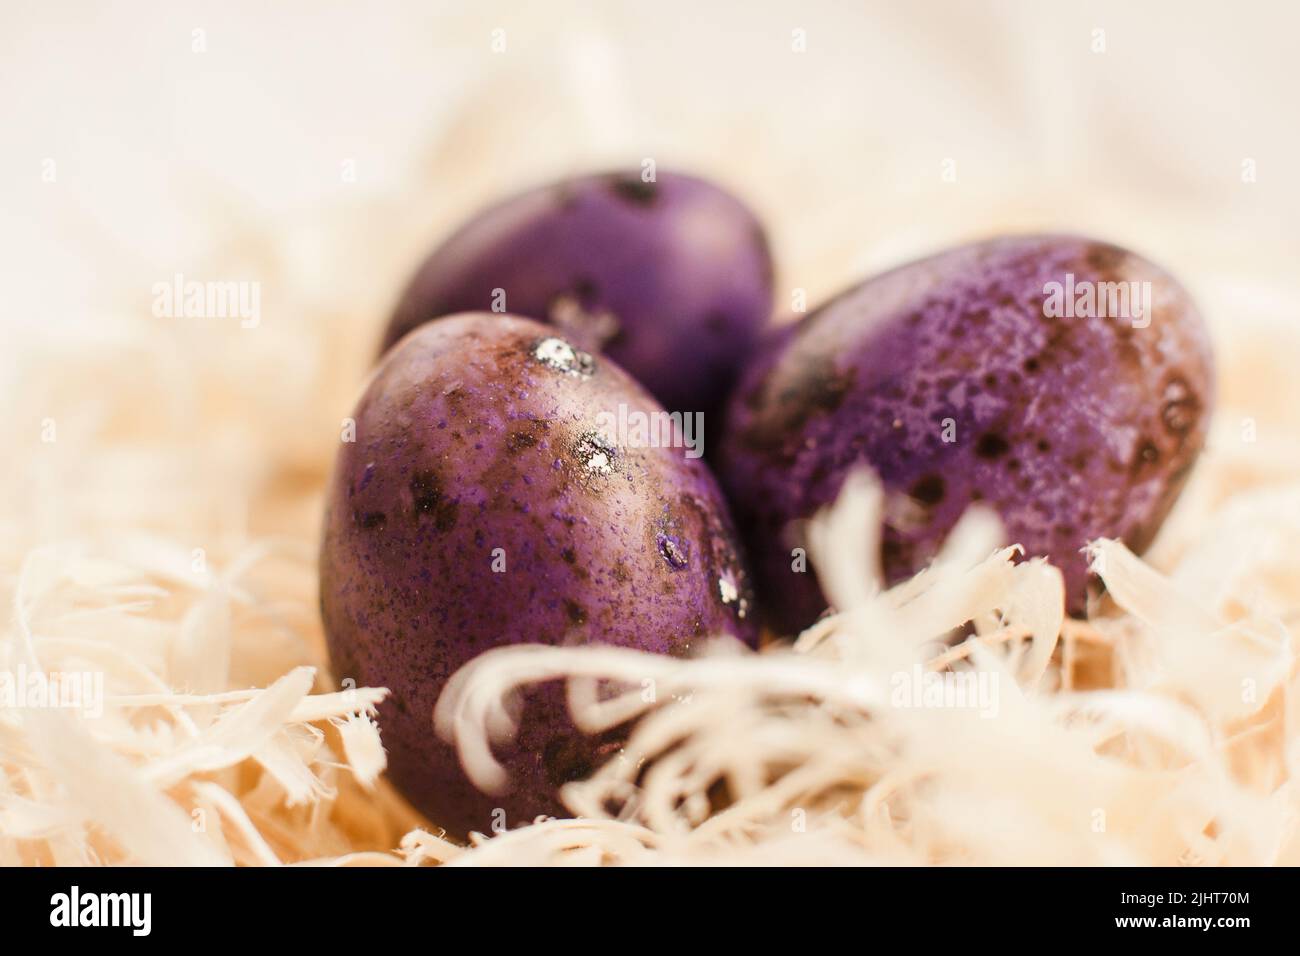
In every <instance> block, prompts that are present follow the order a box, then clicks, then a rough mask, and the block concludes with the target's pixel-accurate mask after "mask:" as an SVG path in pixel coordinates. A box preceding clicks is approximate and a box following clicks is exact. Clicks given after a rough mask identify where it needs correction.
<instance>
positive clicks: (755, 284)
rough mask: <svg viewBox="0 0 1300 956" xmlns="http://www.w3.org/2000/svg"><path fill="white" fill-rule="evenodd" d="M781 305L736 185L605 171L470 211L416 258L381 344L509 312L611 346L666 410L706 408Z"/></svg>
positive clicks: (579, 340)
mask: <svg viewBox="0 0 1300 956" xmlns="http://www.w3.org/2000/svg"><path fill="white" fill-rule="evenodd" d="M771 304H772V264H771V259H770V256H769V254H768V247H767V240H766V238H765V237H764V232H763V228H762V226H761V225H760V224H759V222H758V221H757V220H756V219H755V218H754V215H753V214H752V213H751V212H750V211H749V210H748V209H747V208H746V207H745V206H744V205H743V204H742V203H741V202H740V201H739V200H737V199H736V198H735V197H734V196H732V195H730V194H729V193H727V192H724V191H723V190H722V189H719V188H718V187H717V186H715V185H713V184H711V183H708V182H705V181H704V180H702V179H696V178H694V177H691V176H682V175H676V174H671V173H663V172H661V173H659V174H658V176H657V181H656V182H643V181H642V178H641V176H640V175H639V173H638V174H630V173H629V174H621V173H614V174H603V175H596V176H585V177H581V178H576V179H568V180H564V181H562V182H559V183H555V184H553V185H549V186H545V187H542V188H540V189H534V190H532V191H530V192H526V193H524V194H523V195H520V196H516V197H514V198H512V199H508V200H506V201H505V202H502V203H501V204H499V205H497V206H494V207H492V208H490V209H488V210H487V211H485V212H483V213H480V214H479V215H478V216H476V217H475V218H473V219H472V220H470V221H469V223H467V224H466V225H465V226H463V227H462V228H461V229H460V230H459V231H457V232H456V233H454V234H453V235H452V236H451V238H449V239H447V240H446V241H445V242H444V243H443V244H442V245H441V246H439V247H438V248H437V249H436V250H435V251H434V252H433V254H432V255H430V256H429V258H428V259H427V260H425V262H424V264H423V265H421V266H420V268H419V270H418V271H417V272H416V274H415V277H414V278H413V279H412V280H411V283H410V285H409V286H408V287H407V289H406V291H405V293H404V294H403V295H402V298H401V301H400V303H399V304H398V306H397V310H396V312H395V314H394V315H393V318H392V320H391V321H390V323H389V326H388V330H387V333H386V334H385V336H384V343H383V347H384V348H385V349H387V348H389V347H390V346H392V344H393V343H394V342H396V341H397V340H398V339H400V338H401V337H402V336H403V335H405V334H406V333H407V332H409V331H410V330H411V329H413V328H415V327H417V326H419V325H420V324H422V323H424V322H427V321H429V320H430V319H435V318H438V317H439V316H443V315H448V314H451V313H455V312H471V311H484V312H487V311H491V312H510V313H513V314H515V315H523V316H528V317H530V318H534V319H538V320H541V321H545V322H548V323H550V324H551V325H554V326H555V327H557V328H558V329H560V330H561V332H562V334H563V335H564V336H565V337H566V338H567V339H568V340H569V341H571V342H573V343H574V344H575V345H577V346H578V347H580V348H583V349H586V350H587V351H590V352H602V353H604V354H605V355H608V356H609V357H610V358H612V359H614V361H616V362H618V364H619V365H621V366H622V367H623V368H624V369H625V370H626V371H627V372H629V373H630V374H631V375H632V377H633V378H635V379H636V380H637V381H638V382H640V383H641V384H642V385H643V386H645V387H646V388H647V389H649V390H650V392H651V394H653V395H654V396H655V397H656V398H658V399H659V401H660V402H662V403H663V404H664V405H665V406H667V408H669V409H670V410H672V411H681V412H702V413H705V414H706V415H707V414H709V413H711V412H713V411H714V410H716V409H719V408H720V407H721V404H722V402H723V400H724V399H725V396H726V394H727V392H728V391H729V389H730V387H731V385H732V384H733V382H734V380H735V376H736V374H737V372H738V370H739V369H740V367H741V365H742V364H743V362H744V360H745V358H746V356H747V355H748V354H749V351H750V349H751V348H752V347H753V345H754V343H755V342H756V340H757V337H758V335H759V333H760V331H761V330H762V328H763V326H764V324H765V323H766V322H767V319H768V316H769V313H770V311H771Z"/></svg>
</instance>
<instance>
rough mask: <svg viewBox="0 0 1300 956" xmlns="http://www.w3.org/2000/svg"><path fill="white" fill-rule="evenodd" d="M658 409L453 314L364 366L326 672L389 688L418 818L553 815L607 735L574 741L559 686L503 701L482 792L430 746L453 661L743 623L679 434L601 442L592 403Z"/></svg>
mask: <svg viewBox="0 0 1300 956" xmlns="http://www.w3.org/2000/svg"><path fill="white" fill-rule="evenodd" d="M620 407H622V408H623V409H624V411H625V413H626V414H628V415H631V414H632V413H636V412H643V413H646V414H653V413H662V412H663V410H662V409H661V408H660V406H659V405H658V404H657V403H656V402H655V401H654V400H653V399H652V398H651V397H650V396H649V395H648V394H646V392H645V391H644V390H643V389H642V388H640V387H639V386H638V385H637V384H636V383H635V382H633V381H632V379H631V378H629V377H628V376H627V375H626V374H625V373H624V372H623V371H621V370H620V369H619V368H618V367H617V366H616V365H615V364H614V363H612V362H610V361H608V360H607V359H604V358H602V357H593V356H592V355H590V354H589V353H586V352H584V351H582V350H580V349H578V348H576V347H574V346H572V345H571V344H570V343H568V342H567V341H565V340H564V339H562V338H560V337H558V336H557V334H556V330H555V329H554V328H553V327H550V326H545V325H542V324H539V323H537V322H533V321H530V320H527V319H521V318H516V317H512V316H500V315H483V314H475V315H458V316H453V317H449V318H446V319H444V320H442V321H439V322H432V323H429V324H427V325H425V326H424V327H422V328H421V329H419V330H417V331H416V332H414V333H413V334H411V335H410V336H408V337H406V338H405V339H404V340H403V341H402V343H401V344H400V345H398V346H397V347H396V348H395V349H393V350H392V351H391V352H390V353H389V354H388V355H387V357H386V358H385V359H384V361H383V362H382V364H381V365H380V367H379V368H378V369H377V371H376V373H375V375H374V377H373V378H372V380H371V382H370V384H369V387H368V388H367V389H366V391H365V393H364V395H363V396H362V398H361V401H360V403H359V405H358V406H357V409H356V411H355V413H354V418H355V421H356V440H355V442H349V443H345V444H343V445H342V447H341V448H340V450H339V453H338V459H337V462H336V465H335V470H334V476H333V480H332V483H331V486H330V489H329V493H328V499H327V510H326V518H325V532H324V540H323V544H322V547H321V557H320V575H321V580H320V593H321V612H322V617H323V619H324V623H325V630H326V636H327V639H328V645H329V651H330V657H331V661H332V664H333V669H334V673H335V677H336V678H338V679H339V680H343V679H345V678H352V679H353V680H355V681H356V682H357V685H358V686H383V687H388V688H389V689H390V690H391V691H392V695H391V697H390V698H389V699H388V700H387V701H385V703H384V704H383V705H382V706H381V707H380V713H379V722H380V727H381V731H382V734H383V740H384V744H385V746H386V748H387V750H388V755H389V774H390V777H391V779H392V780H393V781H394V782H395V783H396V785H397V786H398V788H399V789H400V790H401V791H402V792H403V793H404V794H405V795H406V796H407V797H408V798H409V799H410V800H411V802H412V803H413V804H414V805H415V806H416V807H418V808H419V809H420V810H422V811H424V812H425V813H426V814H428V816H429V818H430V819H431V820H432V821H433V822H434V823H435V824H436V825H438V826H442V827H446V828H447V829H448V830H450V831H451V832H453V833H458V834H465V833H467V832H469V831H470V830H480V831H483V832H487V831H488V830H489V829H490V828H491V827H493V825H494V823H498V822H500V819H499V818H494V811H496V810H500V811H501V812H503V813H504V821H505V822H506V824H507V825H509V826H514V825H518V824H521V823H524V822H528V821H530V820H532V819H533V818H534V817H536V816H538V815H540V814H548V815H563V814H564V810H563V807H562V806H561V805H560V803H559V801H558V800H557V797H556V791H557V788H558V787H559V786H560V785H561V784H563V783H564V782H566V781H569V780H573V779H576V778H579V777H582V776H584V775H585V774H586V773H587V772H588V771H589V770H590V769H592V767H593V766H595V765H596V764H597V763H598V762H599V761H600V760H601V759H602V758H603V757H605V756H607V755H608V754H609V753H610V752H611V751H615V750H617V749H618V747H619V746H620V744H621V741H622V739H623V737H622V733H621V732H615V733H610V734H606V735H604V736H602V737H600V738H592V737H586V736H583V735H582V734H580V733H579V732H578V731H577V730H576V729H575V728H574V727H573V725H572V723H571V722H570V719H569V717H568V715H567V711H566V708H565V705H564V699H563V698H564V695H563V691H562V687H561V686H560V685H558V684H548V685H544V686H542V687H539V688H536V689H532V690H529V691H528V692H527V693H525V694H524V695H523V697H522V703H521V710H520V733H519V737H518V740H517V741H516V742H515V743H514V744H511V745H509V746H503V747H498V748H497V749H496V753H497V756H498V757H499V758H500V759H501V760H502V761H503V763H504V764H505V766H506V768H507V770H508V771H509V773H510V775H511V781H512V788H511V790H510V791H509V792H508V793H505V794H502V795H497V796H489V795H487V794H484V793H481V792H479V791H478V790H477V789H476V788H475V787H474V785H473V784H472V783H471V782H470V781H469V779H468V778H467V777H466V776H465V774H464V772H463V770H462V768H461V766H460V762H459V759H458V757H457V755H456V752H455V750H454V748H453V747H452V746H451V745H450V744H448V743H447V742H445V741H442V740H440V739H438V738H437V737H436V736H435V732H434V729H433V724H432V714H433V707H434V703H435V701H436V700H437V698H438V694H439V693H440V691H441V690H442V688H443V686H444V685H445V684H446V682H447V679H448V678H449V677H450V676H451V675H452V674H453V673H454V672H455V671H456V670H457V669H458V668H459V667H460V666H461V665H463V664H465V663H466V662H467V661H469V660H470V659H471V658H473V657H475V656H477V655H478V654H480V653H482V652H484V651H486V650H488V649H490V648H494V647H501V646H503V645H511V644H519V643H541V644H552V645H562V644H571V643H573V644H584V643H599V644H611V645H618V646H622V647H630V648H637V649H640V650H644V651H651V652H655V653H660V654H670V655H678V656H681V655H685V654H687V653H688V652H689V651H690V650H691V649H692V647H693V646H694V645H696V644H697V643H698V642H700V641H702V640H703V639H705V638H707V637H709V636H712V635H717V634H724V633H728V634H732V635H734V636H736V637H738V638H740V639H741V640H743V641H745V642H747V643H749V644H750V645H753V644H754V643H755V639H756V634H755V626H754V623H753V615H752V614H751V613H750V604H751V601H752V598H751V595H750V587H749V580H748V575H747V573H746V571H745V568H744V566H743V564H742V559H741V556H740V552H739V549H738V547H737V545H736V543H735V538H734V532H733V530H732V526H731V520H730V517H729V516H728V514H727V510H726V506H725V504H724V502H723V501H722V498H721V495H720V493H719V491H718V488H717V486H716V484H715V483H714V481H713V478H712V476H711V475H710V474H709V473H708V471H707V469H706V468H705V467H704V465H703V464H702V462H701V461H700V460H698V459H692V458H689V457H687V456H686V455H685V454H684V450H683V449H682V448H673V447H663V446H648V447H647V446H644V445H642V444H638V443H628V444H619V443H617V442H616V441H613V440H611V438H610V435H609V433H608V430H607V429H606V428H605V427H604V425H603V421H602V417H601V415H602V413H603V412H609V413H611V414H615V413H616V410H617V409H619V408H620Z"/></svg>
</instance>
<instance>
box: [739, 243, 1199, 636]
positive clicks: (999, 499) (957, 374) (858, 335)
mask: <svg viewBox="0 0 1300 956" xmlns="http://www.w3.org/2000/svg"><path fill="white" fill-rule="evenodd" d="M1213 392H1214V373H1213V366H1212V362H1211V355H1210V344H1209V339H1208V336H1207V333H1206V329H1205V326H1204V323H1203V322H1202V319H1201V316H1200V314H1199V313H1198V312H1197V309H1196V307H1195V305H1194V304H1193V303H1192V301H1191V299H1190V298H1189V297H1188V295H1187V293H1186V292H1185V291H1184V290H1183V288H1182V287H1181V286H1180V285H1179V284H1178V283H1177V282H1176V281H1175V280H1174V279H1173V278H1172V277H1171V276H1170V275H1169V274H1168V273H1166V272H1164V271H1163V270H1161V269H1160V268H1158V267H1157V266H1155V265H1153V264H1152V263H1150V262H1148V261H1147V260H1146V259H1143V258H1142V257H1140V256H1138V255H1136V254H1134V253H1132V252H1129V251H1127V250H1125V249H1121V248H1119V247H1117V246H1113V245H1110V244H1107V243H1103V242H1098V241H1095V240H1091V239H1086V238H1079V237H1072V236H1027V237H1008V238H998V239H993V240H990V241H986V242H980V243H975V244H972V245H966V246H962V247H959V248H956V249H953V250H951V251H948V252H944V253H941V254H939V255H936V256H933V257H931V258H928V259H923V260H920V261H918V262H914V263H911V264H909V265H906V266H903V267H901V268H898V269H894V270H893V271H891V272H887V273H885V274H883V275H880V276H877V277H876V278H873V279H870V280H868V281H866V282H864V283H862V284H861V285H859V286H857V287H855V288H853V289H851V290H849V291H848V292H846V293H844V294H842V295H840V296H839V297H838V298H835V299H833V300H832V301H831V302H829V303H828V304H826V305H825V306H823V307H822V308H820V309H819V310H818V311H816V312H815V313H813V314H811V315H809V316H808V317H807V318H806V319H805V320H804V321H803V322H802V323H801V324H800V325H799V327H798V329H797V330H796V331H795V332H794V333H793V334H791V335H790V337H789V339H788V341H786V342H785V343H784V344H782V345H781V346H780V347H779V348H777V349H775V350H772V351H770V352H765V353H764V354H763V355H762V356H761V357H760V358H759V359H758V360H757V361H756V363H755V365H754V366H753V367H752V368H750V369H749V370H748V371H747V372H746V373H745V375H744V376H743V378H742V381H741V383H740V385H739V387H738V388H737V391H736V394H735V396H734V397H733V399H732V402H731V406H730V409H729V414H730V418H729V419H728V422H729V427H728V432H727V434H726V436H725V439H724V442H723V447H722V454H721V477H722V479H723V485H724V487H725V488H726V489H727V491H728V493H729V496H730V499H731V501H732V504H733V507H734V508H735V509H736V515H737V519H738V521H739V522H740V524H741V526H742V528H743V529H744V531H745V533H746V534H747V536H748V538H749V541H750V557H751V559H752V560H753V562H754V570H755V574H756V577H757V581H758V582H759V585H760V588H759V595H760V598H761V599H762V600H763V602H764V603H765V605H766V607H767V610H768V611H769V613H770V615H771V619H772V622H773V624H774V625H775V626H776V627H778V628H780V629H782V630H784V631H787V632H793V631H796V630H798V629H800V628H802V627H804V626H806V625H808V624H809V623H811V622H812V621H813V620H814V619H815V618H816V617H817V615H818V614H819V613H820V612H821V611H822V610H823V609H824V608H825V606H826V601H825V599H824V597H823V596H822V594H821V591H820V589H819V588H818V585H817V581H816V578H815V574H814V571H813V569H812V568H809V569H808V570H807V572H806V573H801V572H800V571H799V570H796V568H797V567H798V562H797V561H796V560H794V559H793V558H792V553H791V551H792V548H796V547H801V546H802V545H803V544H804V542H803V539H802V536H801V530H800V519H804V518H807V517H809V516H810V515H812V514H813V513H814V512H816V511H817V510H818V509H819V508H820V507H822V506H824V505H826V504H827V503H829V502H830V501H831V500H833V498H834V497H835V495H836V493H837V492H838V491H839V489H840V486H841V484H842V483H843V481H844V478H845V475H846V474H847V473H848V471H849V470H850V469H852V468H853V467H854V466H855V465H858V464H865V465H868V466H870V467H871V468H872V469H874V471H875V472H876V473H877V474H878V475H879V477H880V478H881V480H882V481H883V483H884V485H885V488H886V491H887V505H886V518H885V528H884V534H883V545H882V547H883V553H882V560H883V567H884V571H885V574H886V576H887V578H888V579H889V581H891V582H896V581H898V580H900V579H902V578H905V577H907V576H908V575H911V574H913V573H915V572H916V571H918V570H920V569H921V568H923V567H924V566H925V565H926V564H927V563H928V562H929V561H930V560H931V559H932V558H933V557H934V555H935V554H936V552H937V550H938V548H939V546H940V544H941V543H942V541H943V539H944V537H945V536H946V535H947V533H948V532H949V531H950V530H951V528H952V527H953V525H954V524H955V523H956V521H957V520H958V518H959V517H960V516H961V514H962V513H963V512H964V511H965V510H966V508H967V507H968V506H970V505H971V504H972V503H973V502H977V501H982V502H983V503H984V504H985V505H988V506H990V507H992V508H993V509H994V510H995V511H996V512H997V513H998V514H999V515H1000V516H1001V518H1002V521H1003V524H1004V526H1005V528H1006V531H1007V535H1008V538H1009V540H1010V542H1015V543H1019V544H1021V545H1023V546H1024V548H1025V550H1026V552H1027V554H1028V555H1030V556H1038V555H1041V556H1046V557H1048V558H1050V559H1051V560H1052V561H1053V563H1055V564H1056V565H1057V566H1058V567H1060V568H1061V570H1062V572H1063V573H1064V575H1065V581H1066V588H1067V600H1068V606H1069V609H1070V611H1071V612H1072V613H1080V612H1081V611H1083V610H1084V608H1085V606H1086V599H1087V594H1088V588H1089V585H1090V579H1089V574H1088V568H1087V560H1086V557H1085V555H1084V554H1083V553H1082V552H1081V549H1082V548H1083V547H1084V546H1085V545H1086V544H1087V543H1088V542H1089V541H1090V540H1092V539H1094V538H1098V537H1114V538H1120V539H1122V540H1123V541H1124V542H1125V543H1127V544H1128V546H1129V547H1131V548H1132V549H1134V550H1135V551H1138V552H1140V551H1142V550H1143V549H1145V548H1146V547H1147V545H1148V544H1149V543H1150V542H1151V541H1152V539H1153V538H1154V537H1155V534H1156V532H1157V530H1158V529H1159V528H1160V525H1161V522H1162V521H1163V520H1164V518H1165V516H1166V514H1167V513H1168V512H1169V509H1170V508H1171V507H1172V505H1173V503H1174V501H1175V499H1176V498H1177V497H1178V493H1179V491H1180V490H1181V488H1182V486H1183V484H1184V481H1185V480H1186V478H1187V475H1188V473H1189V471H1190V470H1191V467H1192V465H1193V463H1194V462H1195V460H1196V457H1197V454H1198V453H1199V452H1200V450H1201V447H1202V445H1203V444H1204V442H1205V435H1206V431H1207V427H1208V422H1209V416H1210V410H1211V407H1212V403H1213Z"/></svg>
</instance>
